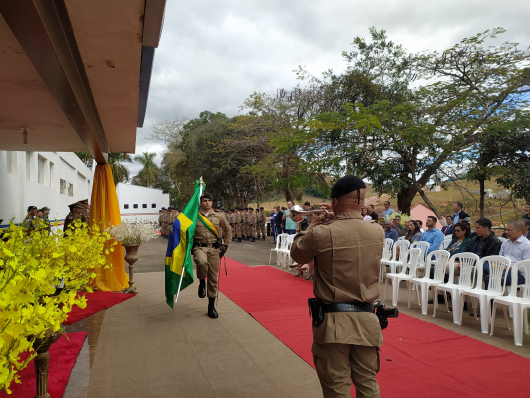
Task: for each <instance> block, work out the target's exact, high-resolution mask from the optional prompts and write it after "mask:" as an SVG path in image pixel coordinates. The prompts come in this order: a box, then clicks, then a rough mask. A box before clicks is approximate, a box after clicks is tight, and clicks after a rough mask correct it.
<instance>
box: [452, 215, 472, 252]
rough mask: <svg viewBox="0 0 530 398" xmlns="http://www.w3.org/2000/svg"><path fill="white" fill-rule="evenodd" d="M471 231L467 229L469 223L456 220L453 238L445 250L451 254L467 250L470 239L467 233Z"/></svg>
mask: <svg viewBox="0 0 530 398" xmlns="http://www.w3.org/2000/svg"><path fill="white" fill-rule="evenodd" d="M470 234H471V231H470V230H469V224H468V223H467V222H465V221H460V222H457V223H456V224H455V226H454V228H453V240H451V243H449V246H447V251H448V252H449V253H450V254H451V256H453V255H455V254H458V253H464V252H467V251H468V250H469V245H470V244H471V239H470V238H469V235H470Z"/></svg>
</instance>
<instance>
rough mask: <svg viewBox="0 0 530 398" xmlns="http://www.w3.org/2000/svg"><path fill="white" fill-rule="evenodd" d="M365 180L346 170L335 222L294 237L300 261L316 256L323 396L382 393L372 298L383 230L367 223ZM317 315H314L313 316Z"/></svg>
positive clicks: (316, 347)
mask: <svg viewBox="0 0 530 398" xmlns="http://www.w3.org/2000/svg"><path fill="white" fill-rule="evenodd" d="M365 191H366V185H365V184H364V182H363V181H362V180H361V179H360V178H358V177H355V176H352V175H348V176H346V177H343V178H341V179H340V180H338V181H337V182H336V184H335V185H334V186H333V188H332V190H331V198H332V203H331V206H330V205H329V204H328V205H326V204H321V205H320V206H321V207H323V208H325V209H326V210H333V213H334V221H333V222H332V223H330V224H321V223H320V218H319V217H318V216H316V215H313V216H312V217H311V219H310V223H311V224H310V226H309V227H308V228H307V229H306V230H305V231H302V232H299V233H298V234H297V235H296V236H295V237H294V241H293V244H292V246H291V256H292V258H293V259H294V260H295V261H296V262H297V263H299V264H307V263H309V262H311V261H314V264H315V268H314V274H313V275H314V279H313V294H314V295H315V297H316V298H317V299H320V300H321V301H322V302H323V303H322V304H323V310H324V313H325V314H324V315H325V319H324V321H323V323H322V324H320V326H316V325H315V324H314V323H313V346H312V348H311V352H312V353H313V361H314V363H315V367H316V370H317V375H318V378H319V379H320V385H321V386H322V391H323V393H324V397H326V398H328V397H349V396H350V387H351V382H352V381H353V384H354V385H355V389H356V396H357V397H379V396H380V394H379V385H378V384H377V381H376V379H375V376H376V374H377V372H378V371H379V346H381V345H382V344H383V335H382V333H381V327H380V325H379V320H378V318H377V316H376V315H375V313H374V308H373V303H374V302H375V301H376V299H377V298H378V297H379V288H378V281H379V267H380V259H381V255H382V252H383V240H384V237H385V236H384V232H383V229H382V228H381V227H379V226H378V225H376V224H370V223H367V222H364V221H363V219H362V218H361V207H362V206H363V204H364V196H365ZM313 320H314V319H313Z"/></svg>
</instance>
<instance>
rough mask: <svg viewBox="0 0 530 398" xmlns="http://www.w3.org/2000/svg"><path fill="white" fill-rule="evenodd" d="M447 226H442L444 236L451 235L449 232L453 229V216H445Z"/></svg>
mask: <svg viewBox="0 0 530 398" xmlns="http://www.w3.org/2000/svg"><path fill="white" fill-rule="evenodd" d="M445 223H446V224H447V225H446V226H444V227H442V233H443V234H444V236H447V235H450V234H449V233H448V232H449V231H452V230H453V216H447V217H445Z"/></svg>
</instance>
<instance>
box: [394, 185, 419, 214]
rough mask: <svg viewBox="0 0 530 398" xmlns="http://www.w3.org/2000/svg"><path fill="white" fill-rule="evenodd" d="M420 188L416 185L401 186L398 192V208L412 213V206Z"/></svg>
mask: <svg viewBox="0 0 530 398" xmlns="http://www.w3.org/2000/svg"><path fill="white" fill-rule="evenodd" d="M417 192H418V190H417V189H416V188H415V187H414V186H412V185H411V186H410V187H407V188H401V191H399V193H398V194H397V203H398V210H399V211H401V212H403V213H406V214H409V215H410V206H411V205H412V201H413V200H414V197H415V196H416V193H417Z"/></svg>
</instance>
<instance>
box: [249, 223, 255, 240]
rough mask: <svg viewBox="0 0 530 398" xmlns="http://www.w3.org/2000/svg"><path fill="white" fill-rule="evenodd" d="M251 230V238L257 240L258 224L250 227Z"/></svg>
mask: <svg viewBox="0 0 530 398" xmlns="http://www.w3.org/2000/svg"><path fill="white" fill-rule="evenodd" d="M249 228H250V236H251V237H252V238H254V239H255V238H256V224H252V225H250V227H249Z"/></svg>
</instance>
